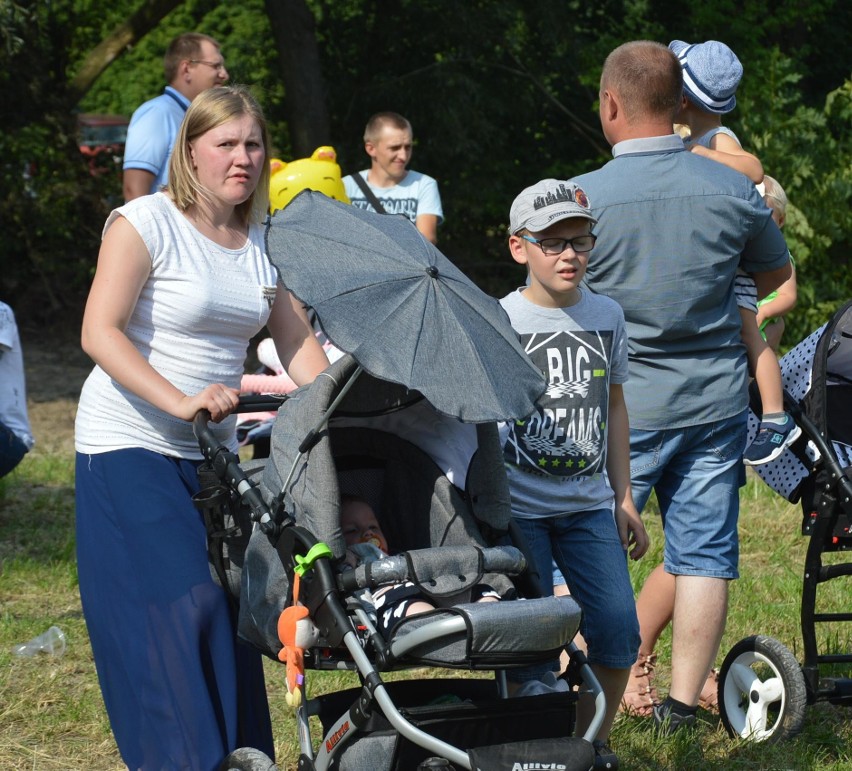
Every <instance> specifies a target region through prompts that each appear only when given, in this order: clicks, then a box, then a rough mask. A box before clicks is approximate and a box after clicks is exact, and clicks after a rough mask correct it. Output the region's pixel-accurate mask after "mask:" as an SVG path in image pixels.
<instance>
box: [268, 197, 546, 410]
mask: <svg viewBox="0 0 852 771" xmlns="http://www.w3.org/2000/svg"><path fill="white" fill-rule="evenodd" d="M266 246H267V250H268V252H269V257H270V259H271V260H272V262H273V263H274V264H275V266H276V267H277V268H278V270H279V272H280V273H281V278H282V281H283V283H284V285H285V286H286V287H287V288H288V289H289V290H290V291H291V292H293V294H294V295H295V296H296V297H298V298H299V299H300V300H301V301H302V302H303V303H305V304H306V305H308V306H310V307H312V308H313V309H314V310H315V311H316V314H317V316H318V317H319V320H320V324H321V325H322V328H323V331H324V332H325V333H326V334H327V335H328V337H329V339H330V340H331V341H332V342H333V343H334V344H335V345H336V346H337V347H338V348H340V349H341V350H344V351H346V352H348V353H351V354H352V355H353V356H354V357H355V359H356V360H357V361H358V363H359V364H360V365H361V366H362V367H363V368H364V369H365V370H366V371H367V372H369V373H370V374H372V375H374V376H375V377H378V378H381V379H383V380H390V381H392V382H395V383H401V384H402V385H404V386H407V387H408V388H410V389H414V390H416V391H419V392H420V393H421V394H423V396H425V397H426V399H428V400H429V402H430V403H431V404H432V406H433V407H435V408H436V409H437V410H439V411H441V412H443V413H445V414H447V415H452V416H455V417H457V418H459V419H461V420H463V421H465V422H468V423H482V422H485V421H490V420H504V419H506V420H509V419H513V418H523V417H526V416H527V415H529V414H530V413H532V411H533V405H534V402H535V399H536V398H537V397H538V396H539V395H540V394H541V393H542V391H543V390H544V387H545V382H544V377H543V376H542V373H541V372H540V371H539V370H538V369H536V368H535V366H534V365H533V364H532V362H531V361H530V360H529V358H527V355H526V354H525V353H524V351H523V348H522V347H521V346H520V344H519V343H518V338H517V335H516V334H515V332H514V330H513V329H512V327H511V325H510V323H509V320H508V318H507V317H506V315H505V313H504V312H503V309H502V308H501V307H500V304H499V303H498V302H497V301H496V300H495V299H494V298H492V297H489V296H488V295H486V294H485V293H484V292H482V291H481V290H480V289H479V288H478V287H477V286H476V285H475V284H474V283H473V282H472V281H471V280H470V279H469V278H468V277H467V276H465V275H464V273H462V272H461V271H460V270H459V269H458V268H457V267H456V266H455V265H453V264H452V263H451V262H450V261H449V260H448V259H447V258H446V257H445V256H444V255H443V254H441V252H439V251H438V249H437V248H435V246H433V245H432V244H431V243H429V242H428V241H427V240H426V239H425V238H423V236H421V235H420V233H419V232H418V231H417V229H416V228H415V227H414V226H413V225H412V224H411V222H409V221H408V220H407V219H405V218H404V217H402V216H397V215H382V214H375V213H373V212H367V211H363V210H361V209H358V208H356V207H354V206H347V205H346V204H343V203H340V202H338V201H334V200H332V199H330V198H327V197H326V196H324V195H322V194H321V193H316V192H313V191H311V190H305V191H304V192H302V193H299V195H297V196H296V197H295V198H294V199H293V200H292V201H291V203H290V204H289V205H288V206H286V207H285V208H284V209H282V210H281V211H278V212H276V213H275V215H274V216H273V217H272V219H271V221H270V224H269V227H268V229H267V232H266Z"/></svg>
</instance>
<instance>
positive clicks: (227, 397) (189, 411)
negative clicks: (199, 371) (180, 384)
mask: <svg viewBox="0 0 852 771" xmlns="http://www.w3.org/2000/svg"><path fill="white" fill-rule="evenodd" d="M239 403H240V392H239V390H237V389H236V388H231V387H230V386H226V385H225V384H224V383H212V384H211V385H209V386H207V387H206V388H205V389H204V390H203V391H200V392H199V393H197V394H195V395H194V396H184V397H183V399H182V400H181V401H180V404H179V405H178V411H177V413H176V417H180V418H183V419H184V420H188V421H194V420H195V416H196V415H197V414H198V413H199V411H201V410H205V411H206V412H207V413H208V414H209V417H208V418H207V419H208V420H212V421H213V422H214V423H219V422H220V421H222V420H224V419H225V418H226V417H228V415H230V414H231V413H232V412H233V411H234V410H235V409H236V408H237V406H238V405H239Z"/></svg>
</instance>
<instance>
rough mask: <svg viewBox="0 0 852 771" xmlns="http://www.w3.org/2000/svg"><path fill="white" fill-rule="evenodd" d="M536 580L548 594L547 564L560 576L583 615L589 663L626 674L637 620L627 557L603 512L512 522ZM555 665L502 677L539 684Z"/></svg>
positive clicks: (633, 654) (608, 514) (632, 658)
mask: <svg viewBox="0 0 852 771" xmlns="http://www.w3.org/2000/svg"><path fill="white" fill-rule="evenodd" d="M515 521H516V522H517V524H518V526H519V527H520V529H521V532H522V533H523V534H524V538H525V539H526V541H527V544H528V545H529V547H530V551H531V553H532V558H533V560H534V561H535V567H536V569H537V571H538V574H539V576H541V578H542V584H543V585H542V593H543V594H544V595H545V596H550V595H552V594H553V586H552V584H551V582H550V577H551V575H552V572H553V571H552V566H553V562H554V561H555V562H556V565H557V566H558V567H559V569H560V570H561V571H562V574H563V575H564V576H565V578H566V580H567V583H568V589H569V591H570V592H571V595H572V596H573V597H574V599H575V600H576V601H577V602H578V603H579V605H580V607H581V608H582V610H583V621H582V623H581V626H580V631H581V633H582V635H583V637H584V639H585V640H586V643H587V645H588V649H589V653H588V658H589V662H590V663H592V664H598V665H600V666H604V667H609V668H612V669H629V668H630V667H631V666H632V665H633V663H634V662H635V661H636V654H637V651H638V650H639V621H638V620H637V618H636V603H635V601H634V599H633V588H632V586H631V583H630V574H629V573H628V571H627V555H626V553H625V551H624V549H623V548H622V546H621V541H620V540H619V537H618V530H617V529H616V526H615V519H614V517H613V514H612V511H610V510H609V509H597V510H595V511H584V512H576V513H572V514H566V515H565V516H562V517H542V518H537V519H532V518H520V517H516V518H515ZM555 668H556V662H553V663H552V664H545V665H541V666H539V667H529V668H525V669H523V670H518V671H515V672H513V671H510V672H508V673H507V675H508V677H509V679H510V680H512V681H514V682H523V681H525V680H532V679H540V678H541V676H542V675H543V674H544V673H545V672H547V671H552V670H553V669H555Z"/></svg>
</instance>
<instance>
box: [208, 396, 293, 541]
mask: <svg viewBox="0 0 852 771" xmlns="http://www.w3.org/2000/svg"><path fill="white" fill-rule="evenodd" d="M209 421H210V413H209V412H208V411H207V410H199V411H198V413H197V414H196V416H195V417H194V418H193V419H192V430H193V432H194V433H195V438H196V439H197V440H198V446H199V448H200V449H201V454H202V455H203V456H204V457H205V458H206V459H207V461H208V462H209V463H210V465H211V466H212V467H213V469H214V471H215V472H216V475H217V476H218V477H219V479H221V480H222V481H223V482H227V484H228V487H229V488H230V489H231V490H235V491H236V492H237V493H238V494H239V496H240V499H241V500H242V502H243V503H245V504H246V505H247V506H248V507H249V509H250V510H251V518H252V520H253V521H255V522H258V523H259V524H260V528H261V530H263V532H264V533H267V534H268V535H271V534H273V533H275V532H276V531H277V526H276V523H275V520H274V519H273V517H272V513H271V512H270V509H269V507H268V506H267V505H266V501H264V500H263V496H262V495H261V494H260V490H258V489H257V486H256V485H255V484H254V483H253V482H252V481H251V480H250V479H249V478H248V477H247V476H246V474H245V472H244V471H243V470H242V468H241V467H240V459H239V457H238V456H237V455H235V454H234V453H232V452H231V451H230V450H229V449H228V448H227V447H225V445H223V444H222V443H221V442H220V441H219V440H218V439H217V438H216V436H215V435H214V434H213V432H212V431H211V430H210V426H209V425H208V422H209Z"/></svg>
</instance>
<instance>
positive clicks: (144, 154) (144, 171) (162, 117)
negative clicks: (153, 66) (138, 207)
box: [123, 32, 228, 201]
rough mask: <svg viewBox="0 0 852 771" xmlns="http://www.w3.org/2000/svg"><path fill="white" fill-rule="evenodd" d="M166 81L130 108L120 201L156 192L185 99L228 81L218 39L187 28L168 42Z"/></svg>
mask: <svg viewBox="0 0 852 771" xmlns="http://www.w3.org/2000/svg"><path fill="white" fill-rule="evenodd" d="M163 68H164V70H165V74H166V82H167V83H168V84H169V85H167V86H166V88H165V90H164V91H163V93H162V94H160V96H157V97H154V98H153V99H149V100H148V101H147V102H145V103H144V104H142V105H141V106H139V107H138V108H137V109H136V112H134V113H133V117H132V118H131V119H130V126H129V127H128V129H127V143H126V144H125V146H124V179H123V189H124V200H125V201H131V200H133V199H134V198H138V197H139V196H141V195H148V194H149V193H156V192H157V191H158V190H160V189H162V188H163V187H164V186H165V184H166V183H167V182H168V181H169V158H171V155H172V147H173V146H174V143H175V139H176V137H177V133H178V129H179V128H180V124H181V122H182V121H183V116H184V113H185V112H186V109H187V107H189V104H190V102H191V101H192V100H193V99H195V97H196V96H198V95H199V94H200V93H201V92H202V91H205V90H206V89H208V88H212V87H213V86H221V85H224V84H225V83H226V82H227V80H228V71H227V70H226V69H225V60H224V58H223V57H222V53H221V51H220V50H219V44H218V43H217V42H216V41H215V40H214V39H213V38H212V37H208V36H207V35H202V34H200V33H197V32H186V33H184V34H183V35H178V36H177V37H176V38H175V39H174V40H172V42H171V43H169V47H168V50H167V51H166V55H165V57H164V59H163Z"/></svg>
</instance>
